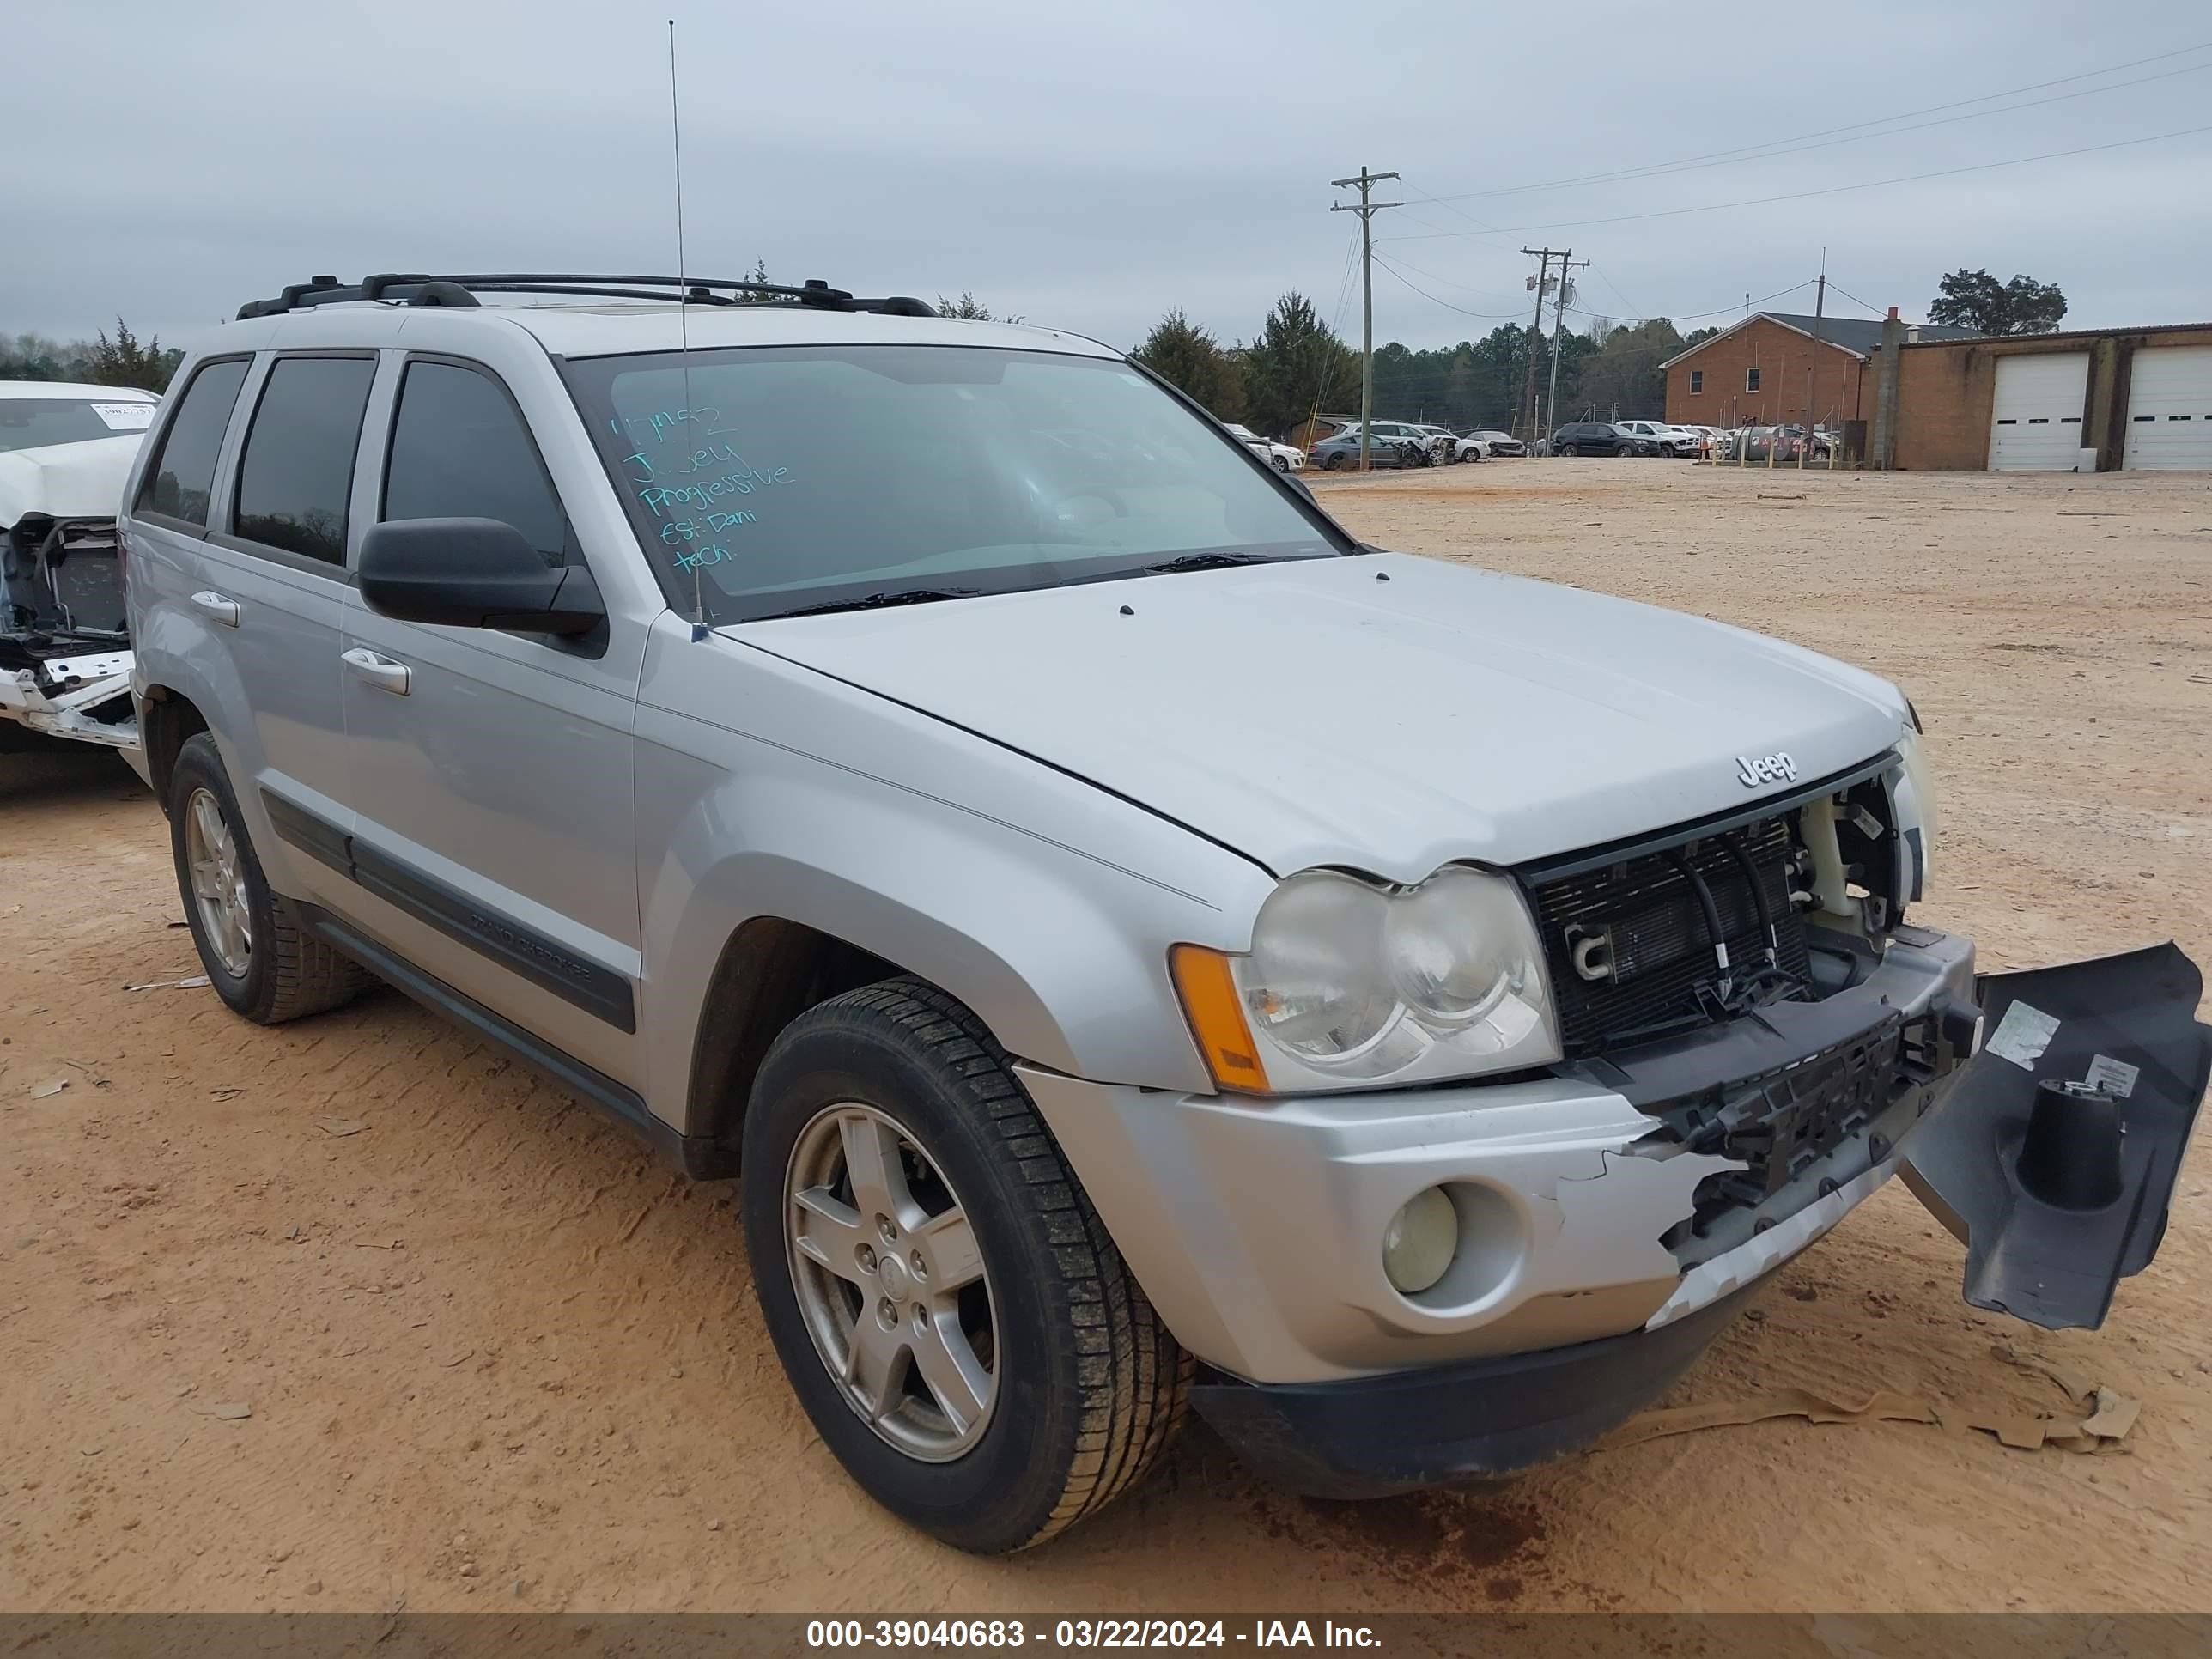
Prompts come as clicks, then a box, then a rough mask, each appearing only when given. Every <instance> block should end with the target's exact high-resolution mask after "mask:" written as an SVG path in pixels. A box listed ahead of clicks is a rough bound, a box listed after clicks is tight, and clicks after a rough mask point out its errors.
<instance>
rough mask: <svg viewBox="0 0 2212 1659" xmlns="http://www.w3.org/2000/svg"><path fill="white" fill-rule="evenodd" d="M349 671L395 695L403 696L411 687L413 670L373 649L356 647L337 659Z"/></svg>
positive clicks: (355, 676)
mask: <svg viewBox="0 0 2212 1659" xmlns="http://www.w3.org/2000/svg"><path fill="white" fill-rule="evenodd" d="M338 660H339V661H341V662H343V664H345V665H346V667H347V668H348V669H349V670H350V671H351V672H352V674H353V677H354V678H356V679H357V680H366V681H367V682H368V684H371V685H373V686H374V687H375V688H376V689H377V690H380V691H389V692H390V693H392V696H395V697H404V696H406V695H407V693H408V691H409V690H410V689H412V688H411V685H410V682H411V681H412V680H413V679H414V678H415V671H414V670H412V669H410V667H408V665H406V664H405V663H404V662H394V661H392V659H391V658H389V657H380V656H378V655H377V654H376V653H375V652H374V651H363V650H361V649H360V648H358V647H356V648H355V649H354V650H351V651H348V652H346V653H343V655H342V656H340V658H339V659H338Z"/></svg>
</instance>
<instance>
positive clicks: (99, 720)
mask: <svg viewBox="0 0 2212 1659" xmlns="http://www.w3.org/2000/svg"><path fill="white" fill-rule="evenodd" d="M132 660H133V659H132V657H131V650H130V647H128V646H125V645H121V644H119V643H117V644H110V643H108V642H106V641H81V642H59V643H58V642H56V641H52V640H51V639H46V638H41V639H40V641H36V642H35V643H34V642H33V641H30V640H28V639H25V638H21V637H15V636H9V635H0V720H13V721H14V722H15V724H17V725H18V726H22V727H24V728H25V729H26V730H27V731H32V732H43V733H44V734H45V735H46V736H47V737H50V738H70V739H73V740H75V741H76V742H79V743H95V744H104V745H105V746H106V747H107V748H110V749H116V750H122V751H123V752H124V755H125V758H126V759H129V758H130V757H131V756H133V755H134V754H135V753H136V751H137V747H138V718H137V710H136V709H135V708H134V707H133V706H132V703H131V663H132Z"/></svg>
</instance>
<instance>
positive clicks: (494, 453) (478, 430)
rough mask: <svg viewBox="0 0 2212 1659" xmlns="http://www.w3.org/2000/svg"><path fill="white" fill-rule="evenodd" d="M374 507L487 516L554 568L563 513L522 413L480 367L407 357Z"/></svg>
mask: <svg viewBox="0 0 2212 1659" xmlns="http://www.w3.org/2000/svg"><path fill="white" fill-rule="evenodd" d="M384 517H385V519H386V520H393V519H497V520H499V521H500V522H501V523H502V524H507V525H512V526H513V527H514V528H515V529H517V530H519V531H520V532H522V533H523V535H524V536H526V538H528V539H529V542H530V544H531V545H532V547H534V548H536V549H537V550H538V552H539V553H540V554H541V555H542V556H544V560H545V562H546V563H547V564H549V565H551V566H553V567H555V568H559V567H560V566H561V565H562V563H563V562H565V554H564V550H565V549H566V546H567V544H568V520H567V518H566V517H565V516H564V515H563V514H562V511H561V501H560V498H559V497H558V496H556V495H555V494H554V493H553V483H552V480H551V479H550V478H549V477H546V475H545V465H544V462H543V461H541V460H540V459H538V447H537V445H536V444H534V443H532V441H531V437H530V433H529V430H528V429H527V428H526V427H525V426H524V425H523V423H522V416H520V414H519V413H517V412H516V410H515V407H514V405H513V403H511V402H510V401H509V400H508V398H507V392H506V391H505V390H504V389H503V388H502V387H501V386H500V385H499V384H498V383H497V382H496V381H495V380H492V379H491V378H490V377H489V375H486V374H480V373H479V372H477V370H475V369H473V368H462V367H460V366H459V364H457V363H439V362H413V363H410V364H408V365H407V378H406V379H405V380H403V381H402V382H401V383H400V387H399V409H398V413H397V414H396V415H395V416H393V417H392V453H391V457H390V459H388V460H387V461H386V464H385V471H384Z"/></svg>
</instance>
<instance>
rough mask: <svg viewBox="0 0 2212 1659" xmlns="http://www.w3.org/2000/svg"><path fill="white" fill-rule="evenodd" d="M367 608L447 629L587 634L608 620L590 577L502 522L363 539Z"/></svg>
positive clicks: (380, 529)
mask: <svg viewBox="0 0 2212 1659" xmlns="http://www.w3.org/2000/svg"><path fill="white" fill-rule="evenodd" d="M356 581H357V583H358V584H359V586H360V588H361V598H362V604H364V605H367V606H368V608H369V609H370V610H371V611H375V612H376V613H377V614H378V615H379V616H383V617H396V618H398V620H399V621H401V622H413V623H438V624H441V625H442V626H445V627H447V628H495V629H503V630H506V631H508V632H512V633H518V634H563V635H576V634H588V633H590V632H591V631H592V629H595V628H597V627H598V626H599V624H600V623H603V622H605V620H606V606H605V604H604V603H603V602H602V601H601V599H600V598H599V586H598V585H597V584H596V583H594V582H593V581H592V573H591V572H590V571H589V570H588V569H586V568H585V567H584V566H582V565H581V564H572V565H568V566H567V567H565V568H561V569H557V570H556V569H553V568H549V567H548V566H547V565H546V562H545V560H544V556H542V555H541V554H540V553H539V552H538V550H537V549H536V548H534V547H532V545H531V544H530V543H529V541H528V539H527V538H526V537H525V536H524V535H523V533H522V532H520V531H519V530H517V529H516V528H515V527H514V526H513V525H510V524H502V523H501V522H500V521H499V520H496V519H402V520H398V521H397V522H394V523H390V524H380V525H378V526H376V527H375V528H374V529H373V530H371V531H370V532H368V535H367V536H365V537H363V538H362V544H361V564H360V568H359V569H358V570H357V571H356Z"/></svg>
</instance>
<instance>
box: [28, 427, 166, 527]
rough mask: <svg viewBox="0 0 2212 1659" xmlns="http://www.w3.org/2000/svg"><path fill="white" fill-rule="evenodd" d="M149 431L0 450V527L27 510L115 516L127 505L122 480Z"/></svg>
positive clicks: (82, 516)
mask: <svg viewBox="0 0 2212 1659" xmlns="http://www.w3.org/2000/svg"><path fill="white" fill-rule="evenodd" d="M144 441H145V435H144V434H143V433H140V432H132V433H129V434H126V435H124V436H121V437H116V438H88V439H86V440H85V441H82V443H70V444H41V445H40V446H39V447H37V448H35V449H8V450H0V529H4V528H6V527H7V526H9V525H13V524H15V523H16V522H18V521H19V520H21V518H22V517H23V515H24V514H25V513H45V514H46V516H47V517H49V518H54V519H95V518H97V519H112V518H113V517H114V516H115V513H116V512H117V510H118V508H119V507H121V506H122V505H123V481H124V479H125V477H128V476H129V474H130V471H131V462H133V461H134V460H136V459H138V446H139V445H140V444H142V443H143V442H144Z"/></svg>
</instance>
